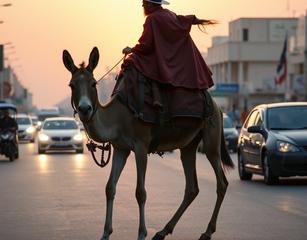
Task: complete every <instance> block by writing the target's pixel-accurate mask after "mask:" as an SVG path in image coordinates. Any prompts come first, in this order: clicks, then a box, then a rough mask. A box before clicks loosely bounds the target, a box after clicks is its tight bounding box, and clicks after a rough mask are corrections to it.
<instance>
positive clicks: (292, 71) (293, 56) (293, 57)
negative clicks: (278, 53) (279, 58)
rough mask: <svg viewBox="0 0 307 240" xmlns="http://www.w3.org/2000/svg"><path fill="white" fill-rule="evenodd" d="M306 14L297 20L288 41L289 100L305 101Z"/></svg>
mask: <svg viewBox="0 0 307 240" xmlns="http://www.w3.org/2000/svg"><path fill="white" fill-rule="evenodd" d="M306 50H307V12H306V16H301V17H300V18H299V19H298V27H297V31H296V34H295V35H294V36H292V37H291V38H290V40H289V54H288V65H289V67H288V69H289V71H288V86H289V91H288V92H289V98H290V99H293V100H304V101H306V99H307V95H306V93H307V88H306V86H307V83H306V81H304V79H305V78H307V77H306V75H307V73H306V71H307V56H306V54H307V52H305V51H306Z"/></svg>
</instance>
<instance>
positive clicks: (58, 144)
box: [54, 142, 67, 147]
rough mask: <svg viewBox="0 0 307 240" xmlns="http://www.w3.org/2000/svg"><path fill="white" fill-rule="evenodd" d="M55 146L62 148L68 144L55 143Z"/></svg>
mask: <svg viewBox="0 0 307 240" xmlns="http://www.w3.org/2000/svg"><path fill="white" fill-rule="evenodd" d="M54 145H56V146H61V147H62V146H66V145H67V143H65V142H55V143H54Z"/></svg>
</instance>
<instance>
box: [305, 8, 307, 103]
mask: <svg viewBox="0 0 307 240" xmlns="http://www.w3.org/2000/svg"><path fill="white" fill-rule="evenodd" d="M304 54H305V56H304V81H305V101H307V10H306V13H305V51H304Z"/></svg>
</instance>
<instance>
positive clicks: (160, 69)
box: [123, 0, 217, 89]
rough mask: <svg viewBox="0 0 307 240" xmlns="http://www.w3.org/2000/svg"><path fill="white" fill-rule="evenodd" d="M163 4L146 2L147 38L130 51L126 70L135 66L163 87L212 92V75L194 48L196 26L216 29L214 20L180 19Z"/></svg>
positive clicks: (144, 5)
mask: <svg viewBox="0 0 307 240" xmlns="http://www.w3.org/2000/svg"><path fill="white" fill-rule="evenodd" d="M162 4H169V3H168V2H167V1H164V0H143V5H142V6H143V8H144V15H145V16H146V17H147V18H146V21H145V24H144V26H143V27H144V29H143V34H142V36H141V37H140V39H139V43H138V44H136V45H135V47H133V48H130V47H126V48H124V49H123V53H124V54H130V55H129V57H128V58H127V59H126V60H125V62H124V64H123V68H125V67H126V66H128V65H131V64H132V65H133V66H134V67H135V68H136V69H137V70H138V71H139V72H141V73H142V74H144V76H145V77H147V78H150V79H152V80H156V81H158V82H160V83H167V84H171V85H173V86H175V87H184V88H188V89H208V88H210V87H211V86H213V80H212V73H211V71H210V70H209V68H208V66H207V64H206V63H205V61H204V59H203V57H202V56H201V54H200V52H199V50H198V49H197V47H196V45H195V44H194V42H193V40H192V38H191V36H190V30H191V27H192V25H198V26H199V27H201V26H202V27H204V26H206V25H213V24H216V23H217V22H216V21H214V20H204V19H198V18H197V17H196V16H195V15H188V16H182V15H176V14H175V13H174V12H171V11H170V10H168V9H164V8H162V6H161V5H162Z"/></svg>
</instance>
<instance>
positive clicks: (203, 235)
mask: <svg viewBox="0 0 307 240" xmlns="http://www.w3.org/2000/svg"><path fill="white" fill-rule="evenodd" d="M199 240H211V237H209V236H208V235H206V234H205V233H204V234H202V235H201V236H200V239H199Z"/></svg>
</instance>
